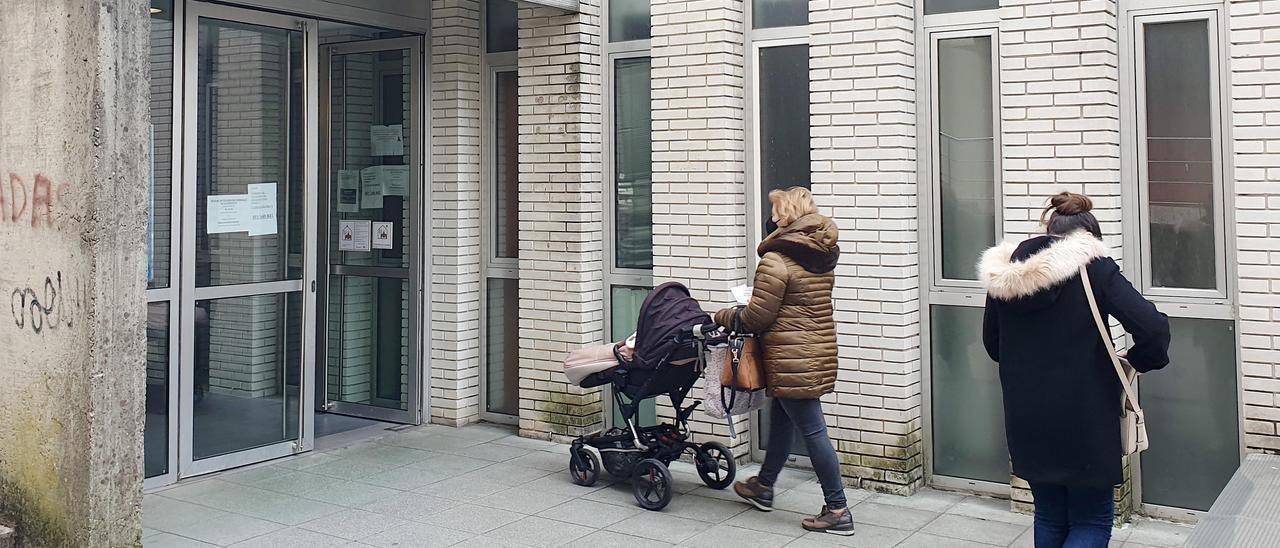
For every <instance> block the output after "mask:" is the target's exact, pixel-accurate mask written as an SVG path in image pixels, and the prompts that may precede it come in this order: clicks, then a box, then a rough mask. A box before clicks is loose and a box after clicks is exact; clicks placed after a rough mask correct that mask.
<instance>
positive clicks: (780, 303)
mask: <svg viewBox="0 0 1280 548" xmlns="http://www.w3.org/2000/svg"><path fill="white" fill-rule="evenodd" d="M769 202H770V203H771V204H772V205H773V221H774V223H777V225H778V230H776V231H774V232H773V234H770V235H769V236H768V237H767V238H765V239H764V241H763V242H760V247H759V248H758V249H757V253H758V254H759V255H760V263H759V265H757V266H756V275H755V282H754V288H753V290H752V294H751V301H750V303H749V304H748V305H747V306H746V307H745V308H742V309H740V310H739V309H734V308H730V309H725V310H721V311H719V312H717V313H716V323H718V324H720V325H723V326H726V327H730V328H733V327H734V324H735V322H734V316H735V314H736V315H737V316H738V318H737V319H738V322H737V323H738V328H740V329H742V330H743V331H746V332H749V333H754V334H757V335H758V336H760V342H761V345H762V346H763V348H764V369H765V377H766V386H767V388H766V390H767V392H768V394H769V396H770V397H772V398H773V402H772V404H771V408H770V417H769V445H768V450H767V452H766V455H765V460H764V464H763V465H762V466H761V467H760V475H759V476H756V477H753V478H750V479H748V480H747V481H746V482H738V483H737V484H735V485H734V491H736V492H737V493H738V495H739V496H741V497H742V498H744V499H746V500H747V501H749V502H751V503H752V504H753V505H755V506H756V507H757V508H759V509H761V510H764V511H769V510H772V509H773V485H774V482H775V481H777V479H778V474H779V473H780V472H781V471H782V466H783V464H785V463H786V461H787V457H788V456H789V455H790V453H791V440H792V439H793V438H794V435H795V432H796V431H798V432H799V433H800V435H801V436H802V437H803V438H804V440H805V445H806V447H807V449H808V450H809V460H810V461H811V462H812V463H813V468H814V471H815V472H817V475H818V480H819V482H820V483H821V484H822V491H823V497H824V498H825V499H826V505H825V506H823V507H822V511H821V512H819V513H818V515H817V516H816V517H813V518H806V519H805V520H804V522H803V523H802V525H803V526H804V528H805V529H808V530H810V531H823V532H827V533H834V534H838V535H852V534H853V514H852V513H851V512H850V511H849V509H848V503H847V501H846V499H845V495H844V485H843V483H842V480H841V478H840V462H839V460H838V459H837V458H836V452H835V449H834V448H833V447H832V446H831V439H830V438H829V437H828V436H827V423H826V417H825V416H824V415H823V413H822V402H821V400H819V398H821V397H822V396H823V395H825V394H828V393H830V392H831V391H833V390H834V389H835V384H836V370H837V369H838V346H837V344H836V324H835V318H834V317H833V306H832V303H831V289H832V287H834V286H835V267H836V263H837V262H838V260H839V258H840V247H839V245H837V241H838V240H839V231H838V230H837V229H836V225H835V223H834V222H833V221H832V220H831V219H830V218H827V217H825V216H823V215H820V214H818V207H817V205H816V204H815V203H814V201H813V195H812V194H810V193H809V191H808V190H807V189H804V188H800V187H793V188H789V189H787V190H775V191H773V192H770V193H769Z"/></svg>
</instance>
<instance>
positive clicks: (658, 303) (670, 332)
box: [631, 282, 711, 369]
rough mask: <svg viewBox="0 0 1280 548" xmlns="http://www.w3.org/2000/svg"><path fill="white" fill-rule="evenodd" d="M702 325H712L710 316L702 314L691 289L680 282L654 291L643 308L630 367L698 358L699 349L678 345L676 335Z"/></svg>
mask: <svg viewBox="0 0 1280 548" xmlns="http://www.w3.org/2000/svg"><path fill="white" fill-rule="evenodd" d="M699 324H701V325H711V316H709V315H707V313H706V312H703V311H702V305H700V304H698V301H697V300H695V299H694V298H693V297H692V296H690V295H689V289H688V288H686V287H685V286H684V285H682V284H680V283H678V282H667V283H664V284H662V285H660V286H658V287H656V288H654V289H653V291H651V292H649V296H648V297H645V299H644V304H642V305H640V319H639V321H638V322H637V323H636V351H635V358H634V359H633V360H632V362H631V367H637V368H641V369H656V368H657V367H658V366H659V365H662V364H663V363H665V362H669V361H673V360H678V359H682V358H689V357H693V356H695V355H696V354H697V349H696V348H694V347H692V346H690V345H687V344H680V343H677V342H676V333H678V332H680V330H681V329H688V328H691V327H693V326H695V325H699Z"/></svg>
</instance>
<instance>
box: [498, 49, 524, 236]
mask: <svg viewBox="0 0 1280 548" xmlns="http://www.w3.org/2000/svg"><path fill="white" fill-rule="evenodd" d="M493 83H494V86H493V87H494V89H493V95H494V107H493V123H494V127H493V185H494V192H493V209H494V212H493V216H492V219H493V255H494V257H497V258H502V259H514V258H516V257H517V256H518V252H519V249H520V239H519V231H518V229H519V226H520V215H519V213H520V212H519V198H520V190H519V183H518V181H517V178H518V177H519V174H520V171H519V162H518V156H517V149H518V147H519V145H520V134H519V127H518V125H519V122H520V121H519V118H518V117H517V114H516V113H517V109H518V108H519V104H518V102H519V92H520V90H519V89H517V87H516V71H514V70H507V71H499V72H495V73H494V77H493Z"/></svg>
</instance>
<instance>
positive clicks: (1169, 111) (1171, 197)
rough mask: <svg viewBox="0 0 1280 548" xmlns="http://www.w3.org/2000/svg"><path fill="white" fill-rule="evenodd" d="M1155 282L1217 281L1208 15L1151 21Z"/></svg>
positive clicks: (1149, 179) (1197, 284)
mask: <svg viewBox="0 0 1280 548" xmlns="http://www.w3.org/2000/svg"><path fill="white" fill-rule="evenodd" d="M1143 32H1144V35H1145V44H1144V45H1143V50H1144V52H1145V59H1144V61H1145V73H1144V74H1145V79H1146V80H1145V89H1146V98H1145V100H1146V130H1147V135H1146V143H1143V146H1145V147H1146V166H1145V167H1146V181H1145V183H1146V191H1147V200H1148V203H1147V207H1148V219H1149V220H1148V223H1149V224H1148V228H1149V230H1150V238H1151V243H1150V246H1149V247H1148V250H1149V253H1150V254H1151V282H1152V284H1153V285H1155V286H1156V287H1176V288H1189V289H1215V288H1217V285H1218V284H1217V280H1218V276H1217V266H1218V261H1217V260H1215V258H1216V257H1217V253H1216V251H1217V250H1216V242H1217V238H1216V236H1215V234H1214V229H1215V221H1214V216H1215V212H1214V207H1215V206H1214V195H1215V194H1216V193H1217V189H1216V188H1215V185H1214V179H1215V178H1216V177H1214V174H1215V172H1216V171H1217V169H1218V166H1216V165H1214V154H1213V148H1214V146H1215V145H1214V142H1213V115H1212V111H1213V108H1214V105H1213V94H1212V92H1211V90H1212V87H1213V81H1214V79H1213V75H1212V74H1211V73H1210V71H1211V64H1210V54H1211V49H1210V47H1209V29H1208V21H1204V20H1201V21H1181V22H1177V23H1153V24H1148V25H1146V26H1145V27H1144V31H1143Z"/></svg>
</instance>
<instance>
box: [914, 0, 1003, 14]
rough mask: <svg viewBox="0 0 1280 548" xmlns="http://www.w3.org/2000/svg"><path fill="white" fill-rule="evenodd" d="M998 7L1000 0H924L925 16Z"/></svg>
mask: <svg viewBox="0 0 1280 548" xmlns="http://www.w3.org/2000/svg"><path fill="white" fill-rule="evenodd" d="M998 7H1000V0H924V14H925V15H937V14H939V13H955V12H959V11H978V10H993V9H996V8H998Z"/></svg>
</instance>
